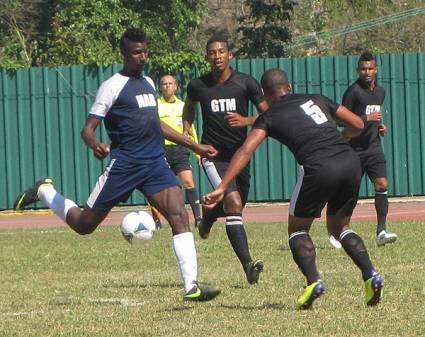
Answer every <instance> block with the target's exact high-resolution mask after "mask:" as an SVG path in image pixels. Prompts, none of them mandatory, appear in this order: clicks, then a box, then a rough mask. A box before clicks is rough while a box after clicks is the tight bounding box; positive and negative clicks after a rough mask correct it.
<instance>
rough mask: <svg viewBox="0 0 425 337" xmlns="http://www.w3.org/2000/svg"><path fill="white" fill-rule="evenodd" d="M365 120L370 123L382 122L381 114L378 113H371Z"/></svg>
mask: <svg viewBox="0 0 425 337" xmlns="http://www.w3.org/2000/svg"><path fill="white" fill-rule="evenodd" d="M367 120H368V121H370V122H379V121H381V120H382V114H381V113H380V112H378V111H376V112H372V113H371V114H370V115H368V116H367Z"/></svg>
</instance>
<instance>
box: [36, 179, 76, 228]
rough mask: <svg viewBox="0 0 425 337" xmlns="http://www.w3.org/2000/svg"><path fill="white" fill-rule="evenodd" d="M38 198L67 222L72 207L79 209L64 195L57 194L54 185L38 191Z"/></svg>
mask: <svg viewBox="0 0 425 337" xmlns="http://www.w3.org/2000/svg"><path fill="white" fill-rule="evenodd" d="M38 197H39V198H40V200H41V201H43V202H44V203H45V204H46V206H47V207H49V208H50V209H51V210H52V211H53V212H54V213H55V214H56V215H57V216H58V217H59V218H61V219H62V220H63V221H65V222H66V214H67V213H68V211H69V209H70V208H72V207H78V206H77V204H76V203H75V202H73V201H72V200H70V199H65V198H64V197H63V195H62V194H60V193H58V192H56V190H55V188H54V187H53V185H47V184H46V185H41V186H40V189H39V190H38Z"/></svg>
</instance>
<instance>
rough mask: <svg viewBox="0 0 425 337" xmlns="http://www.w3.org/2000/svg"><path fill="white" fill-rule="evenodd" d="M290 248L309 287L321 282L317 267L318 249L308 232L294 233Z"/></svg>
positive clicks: (290, 240)
mask: <svg viewBox="0 0 425 337" xmlns="http://www.w3.org/2000/svg"><path fill="white" fill-rule="evenodd" d="M289 247H290V248H291V252H292V256H293V258H294V261H295V263H296V264H297V265H298V268H300V270H301V272H302V273H303V274H304V276H305V277H306V278H307V283H308V285H310V284H312V283H314V282H317V281H318V280H320V274H319V272H318V271H317V267H316V248H315V247H314V244H313V241H312V240H311V238H310V235H309V234H308V233H307V232H306V231H299V232H295V233H292V234H291V235H290V236H289Z"/></svg>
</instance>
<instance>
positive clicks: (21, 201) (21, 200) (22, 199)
mask: <svg viewBox="0 0 425 337" xmlns="http://www.w3.org/2000/svg"><path fill="white" fill-rule="evenodd" d="M43 185H53V180H52V179H51V178H49V177H42V178H40V179H39V180H37V181H36V183H35V184H34V186H32V187H30V188H28V189H26V190H25V191H23V192H21V193H20V194H19V195H18V197H17V198H16V200H15V203H14V204H13V209H14V210H20V209H22V208H24V207H25V206H28V205H30V204H33V203H35V202H37V201H39V200H40V199H39V198H38V192H39V190H40V187H41V186H43Z"/></svg>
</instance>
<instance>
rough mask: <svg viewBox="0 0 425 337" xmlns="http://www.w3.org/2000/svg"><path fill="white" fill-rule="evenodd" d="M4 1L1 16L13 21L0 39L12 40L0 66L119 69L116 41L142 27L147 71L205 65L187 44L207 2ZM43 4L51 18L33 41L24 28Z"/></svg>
mask: <svg viewBox="0 0 425 337" xmlns="http://www.w3.org/2000/svg"><path fill="white" fill-rule="evenodd" d="M6 1H7V2H8V5H9V6H8V7H7V8H4V9H3V10H2V11H1V12H0V15H1V17H2V18H8V17H9V16H10V15H11V14H12V16H10V17H11V18H14V19H13V20H12V19H10V20H9V21H8V22H6V23H5V24H4V25H1V26H0V29H1V30H2V33H3V34H2V36H5V37H6V36H7V37H13V39H12V42H9V43H7V41H6V40H7V39H6V38H5V39H4V40H3V41H4V42H5V44H4V45H5V47H4V48H3V49H2V54H1V55H2V56H3V58H1V57H0V66H30V65H49V66H56V65H73V64H98V65H100V64H102V65H108V64H112V63H119V62H120V61H121V57H120V54H119V50H118V49H119V48H118V43H119V38H120V36H121V35H122V33H123V32H124V31H125V30H126V29H127V28H128V27H142V28H144V29H145V30H146V32H147V33H148V36H149V38H150V54H151V59H152V67H151V68H154V69H156V70H157V71H177V70H183V71H186V70H188V69H192V68H193V67H194V66H197V65H198V64H199V65H200V66H201V67H202V66H203V64H204V63H203V59H202V58H201V57H200V56H199V57H196V56H195V55H196V51H195V50H193V49H192V48H191V45H190V43H189V40H190V38H191V33H192V31H193V30H194V29H196V28H197V27H198V25H199V24H200V23H201V20H202V18H203V17H204V16H205V15H206V14H207V1H206V0H199V1H194V0H192V1H191V0H173V1H170V0H157V1H151V0H107V1H105V0H56V1H53V0H50V1H48V0H37V1H28V0H6ZM26 2H30V3H33V4H34V3H36V4H37V6H38V7H37V9H38V11H33V12H32V13H28V10H27V8H28V7H27V6H26ZM47 4H49V5H50V6H49V8H51V13H50V18H49V19H48V20H47V21H46V20H42V22H47V25H48V29H47V30H43V29H42V27H36V28H37V29H35V30H36V32H37V34H36V36H37V38H36V39H32V38H31V34H29V30H28V29H26V27H25V22H28V21H32V20H28V18H36V17H37V15H41V14H43V13H44V10H45V9H46V7H47ZM33 7H34V6H33ZM13 13H18V16H16V18H15V16H13ZM35 21H36V22H37V20H35ZM3 41H2V42H3ZM37 41H43V43H42V44H41V45H40V44H37V43H38V42H37ZM3 51H4V52H3Z"/></svg>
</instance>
